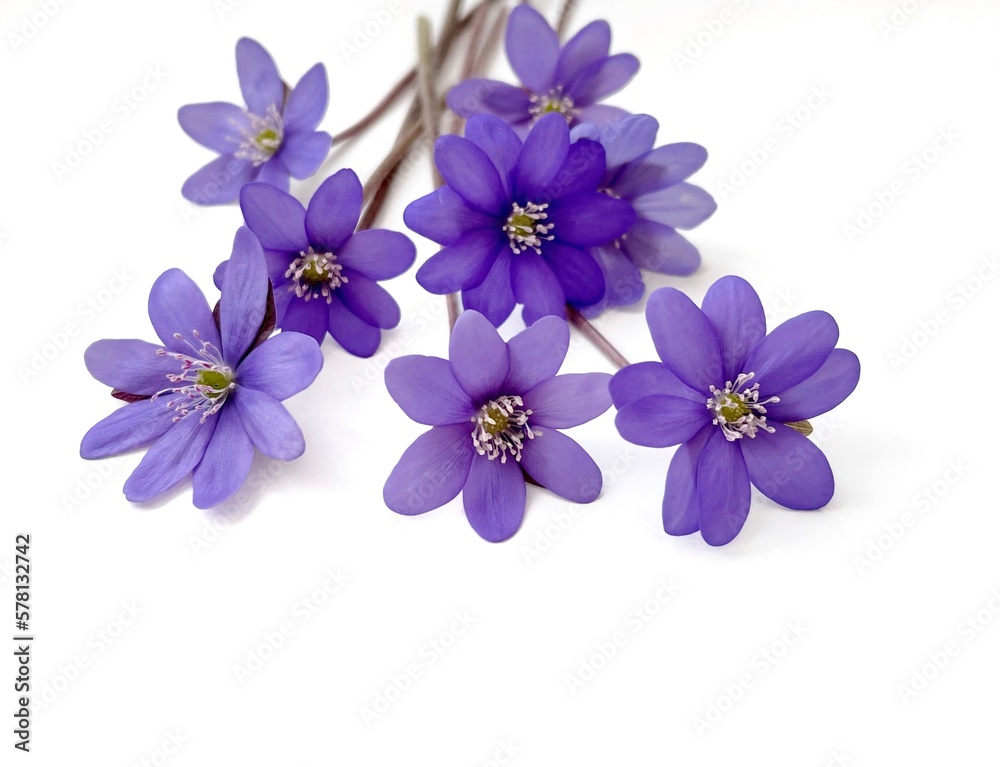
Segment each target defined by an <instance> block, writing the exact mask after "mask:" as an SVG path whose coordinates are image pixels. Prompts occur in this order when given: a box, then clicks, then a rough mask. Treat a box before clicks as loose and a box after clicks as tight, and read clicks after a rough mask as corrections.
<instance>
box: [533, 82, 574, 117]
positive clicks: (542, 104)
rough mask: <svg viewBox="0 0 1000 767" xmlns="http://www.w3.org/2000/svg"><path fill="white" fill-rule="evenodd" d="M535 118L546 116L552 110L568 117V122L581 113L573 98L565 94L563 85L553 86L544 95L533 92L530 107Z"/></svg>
mask: <svg viewBox="0 0 1000 767" xmlns="http://www.w3.org/2000/svg"><path fill="white" fill-rule="evenodd" d="M528 111H529V112H530V113H531V117H532V119H533V120H537V119H538V118H539V117H544V116H545V115H547V114H549V113H550V112H558V113H559V114H561V115H562V116H563V117H565V118H566V122H568V123H571V122H573V119H574V118H575V117H576V116H577V115H579V114H580V110H579V109H577V108H576V107H575V106H574V104H573V99H572V98H570V97H569V96H564V95H563V87H562V86H561V85H560V86H559V87H558V88H553V89H552V90H550V91H549V92H548V93H546V94H545V95H544V96H539V95H538V94H536V93H532V94H531V106H530V107H528Z"/></svg>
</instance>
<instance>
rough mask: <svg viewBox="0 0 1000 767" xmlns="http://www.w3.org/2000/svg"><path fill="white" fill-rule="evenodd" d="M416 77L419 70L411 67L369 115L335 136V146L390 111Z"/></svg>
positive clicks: (360, 131) (357, 133) (332, 142)
mask: <svg viewBox="0 0 1000 767" xmlns="http://www.w3.org/2000/svg"><path fill="white" fill-rule="evenodd" d="M416 79H417V70H416V69H411V70H410V71H409V72H407V73H406V74H405V75H403V78H402V79H401V80H400V81H399V82H398V83H396V84H395V85H394V86H393V87H392V90H390V91H389V92H388V93H387V94H385V97H384V98H383V99H382V100H381V101H380V102H379V103H378V104H376V105H375V107H374V108H373V109H372V111H371V112H369V113H368V114H367V115H365V116H364V117H362V118H361V119H360V120H358V121H357V122H356V123H354V125H352V126H351V127H350V128H345V129H344V130H342V131H341V132H340V133H338V134H337V135H336V136H334V137H333V141H331V142H330V143H331V144H332V145H333V146H336V145H337V144H342V143H343V142H345V141H347V140H348V139H352V138H354V137H355V136H358V135H360V134H361V133H364V132H365V131H366V130H367V129H368V128H369V127H371V125H372V124H373V123H374V122H375V121H376V120H378V119H379V118H380V117H382V116H383V115H384V114H385V113H386V112H388V111H389V108H390V107H392V105H393V104H394V103H395V101H396V99H398V98H399V97H400V96H402V95H403V93H404V92H405V91H406V90H407V88H409V87H410V86H411V85H413V83H414V81H415V80H416Z"/></svg>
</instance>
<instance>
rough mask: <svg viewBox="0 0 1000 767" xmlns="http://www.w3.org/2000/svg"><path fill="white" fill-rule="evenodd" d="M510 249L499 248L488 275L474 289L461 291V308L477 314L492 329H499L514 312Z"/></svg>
mask: <svg viewBox="0 0 1000 767" xmlns="http://www.w3.org/2000/svg"><path fill="white" fill-rule="evenodd" d="M510 269H511V252H510V248H504V247H502V246H501V249H500V257H499V258H498V259H497V260H496V261H494V262H493V266H492V267H491V268H490V271H489V274H487V275H486V278H485V279H484V280H483V281H482V282H481V283H479V284H478V285H476V287H474V288H466V289H465V290H463V291H462V306H463V307H464V308H465V309H471V310H472V311H474V312H479V313H480V314H482V315H483V316H484V317H486V319H488V320H489V321H490V322H491V323H492V324H493V325H494V327H500V326H501V325H502V324H503V323H504V321H506V319H507V318H508V317H509V316H510V313H511V312H512V311H513V310H514V304H515V303H516V302H515V301H514V290H513V288H512V287H511V285H510V282H511V275H510Z"/></svg>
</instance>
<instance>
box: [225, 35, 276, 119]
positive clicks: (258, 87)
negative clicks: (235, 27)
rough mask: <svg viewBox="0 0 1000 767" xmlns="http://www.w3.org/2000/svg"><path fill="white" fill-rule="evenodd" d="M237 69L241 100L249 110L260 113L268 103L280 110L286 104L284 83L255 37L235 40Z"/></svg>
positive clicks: (263, 111)
mask: <svg viewBox="0 0 1000 767" xmlns="http://www.w3.org/2000/svg"><path fill="white" fill-rule="evenodd" d="M236 72H237V74H238V75H239V78H240V89H241V90H242V91H243V99H244V101H246V102H247V106H248V107H250V111H251V112H253V113H254V114H256V115H263V114H264V113H266V112H267V110H268V107H271V106H275V107H277V108H278V111H279V112H280V111H281V108H282V107H283V106H284V104H285V85H284V83H283V82H282V81H281V75H279V74H278V67H277V66H275V63H274V59H272V58H271V54H269V53H268V52H267V51H266V50H264V47H263V46H262V45H261V44H260V43H258V42H257V41H256V40H251V39H250V38H249V37H244V38H241V39H240V40H239V41H238V42H237V43H236Z"/></svg>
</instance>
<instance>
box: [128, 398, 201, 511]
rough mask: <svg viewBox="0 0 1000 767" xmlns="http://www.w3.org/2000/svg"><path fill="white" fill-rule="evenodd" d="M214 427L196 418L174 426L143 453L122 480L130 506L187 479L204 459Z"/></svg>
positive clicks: (183, 420) (185, 419)
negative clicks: (131, 470)
mask: <svg viewBox="0 0 1000 767" xmlns="http://www.w3.org/2000/svg"><path fill="white" fill-rule="evenodd" d="M129 407H132V406H131V405H129ZM215 426H216V419H215V418H213V417H210V418H209V419H208V420H207V421H205V423H201V422H200V419H199V416H197V415H192V416H189V417H187V418H184V419H182V420H181V422H180V423H178V424H175V425H174V427H173V428H172V429H170V430H169V431H168V432H167V433H166V434H164V435H163V436H162V437H160V438H159V439H158V440H157V441H156V442H155V444H153V446H152V447H150V448H149V450H148V451H146V455H144V456H143V457H142V460H141V461H140V462H139V465H138V466H136V468H135V471H133V472H132V474H131V475H130V476H129V478H128V479H127V480H125V487H124V490H125V497H126V498H127V499H128V500H130V501H132V502H133V503H141V502H143V501H148V500H150V499H152V498H155V497H156V496H158V495H160V494H161V493H165V492H166V491H167V490H169V489H170V488H172V487H173V486H174V485H176V484H177V483H178V482H180V481H181V480H182V479H184V478H185V477H186V476H188V475H189V474H190V473H191V472H192V471H194V467H195V466H197V465H198V463H199V462H200V461H201V459H202V456H203V455H205V448H206V447H208V443H209V441H210V440H211V439H212V434H213V433H214V432H215Z"/></svg>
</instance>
